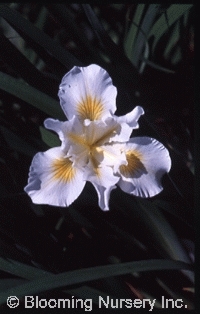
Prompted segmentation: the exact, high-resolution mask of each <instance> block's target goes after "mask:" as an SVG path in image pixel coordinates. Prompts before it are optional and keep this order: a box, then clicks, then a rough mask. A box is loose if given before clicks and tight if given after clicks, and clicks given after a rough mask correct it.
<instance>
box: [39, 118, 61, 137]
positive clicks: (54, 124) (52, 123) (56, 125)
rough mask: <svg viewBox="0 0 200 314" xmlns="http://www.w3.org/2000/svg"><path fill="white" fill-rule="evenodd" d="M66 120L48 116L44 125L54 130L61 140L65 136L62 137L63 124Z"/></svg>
mask: <svg viewBox="0 0 200 314" xmlns="http://www.w3.org/2000/svg"><path fill="white" fill-rule="evenodd" d="M65 123H66V122H62V121H59V120H55V119H52V118H48V119H46V120H45V121H44V126H45V128H46V129H49V130H52V131H54V132H56V133H57V134H58V136H59V138H60V140H61V142H63V141H64V139H65V137H64V134H63V130H62V129H63V125H64V124H65Z"/></svg>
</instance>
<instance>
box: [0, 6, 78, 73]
mask: <svg viewBox="0 0 200 314" xmlns="http://www.w3.org/2000/svg"><path fill="white" fill-rule="evenodd" d="M0 15H1V16H2V17H3V18H4V19H5V20H6V21H7V22H8V23H9V24H10V25H12V27H13V28H17V29H19V30H20V31H21V32H22V33H24V34H25V35H26V36H28V37H29V38H30V39H32V40H33V41H34V42H35V43H36V44H37V45H39V46H41V47H43V48H44V49H45V50H46V51H48V53H50V54H52V55H53V56H54V58H55V59H57V60H58V61H59V62H60V63H61V64H63V65H64V66H66V67H67V68H68V69H70V68H72V67H73V66H74V65H77V66H83V64H82V62H81V61H79V60H78V59H76V58H75V57H74V56H73V55H71V54H70V53H69V52H68V51H67V50H65V49H64V48H62V47H61V46H60V45H59V44H58V43H57V42H55V40H53V39H52V38H50V37H49V36H48V35H46V34H45V33H44V32H43V31H41V30H40V29H39V28H37V27H35V26H34V25H33V24H32V23H30V22H29V21H28V20H27V19H25V18H24V17H23V16H22V15H21V14H20V13H19V12H17V11H15V10H12V9H11V8H9V7H8V6H6V5H2V4H1V5H0Z"/></svg>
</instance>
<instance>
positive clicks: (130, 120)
mask: <svg viewBox="0 0 200 314" xmlns="http://www.w3.org/2000/svg"><path fill="white" fill-rule="evenodd" d="M143 114H144V110H143V108H142V107H140V106H137V107H135V108H134V109H133V110H132V111H131V112H129V113H127V114H126V115H124V116H120V117H117V118H116V120H117V122H118V123H126V124H128V125H129V126H130V127H131V128H132V129H138V128H139V124H138V120H139V118H140V116H141V115H143Z"/></svg>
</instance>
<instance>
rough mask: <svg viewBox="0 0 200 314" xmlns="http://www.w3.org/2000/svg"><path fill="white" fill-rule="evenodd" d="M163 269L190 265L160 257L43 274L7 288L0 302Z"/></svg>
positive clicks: (190, 268) (183, 267) (0, 297)
mask: <svg viewBox="0 0 200 314" xmlns="http://www.w3.org/2000/svg"><path fill="white" fill-rule="evenodd" d="M165 269H168V270H169V269H178V270H180V269H188V270H191V271H192V267H191V265H189V264H186V263H184V262H180V261H173V260H161V259H158V260H142V261H134V262H128V263H122V264H117V265H106V266H98V267H91V268H86V269H79V270H74V271H69V272H65V273H60V274H58V275H47V276H43V277H41V278H40V279H36V280H32V281H31V282H28V283H26V284H22V285H20V286H18V287H16V288H12V289H8V290H7V291H4V293H2V294H1V296H0V304H4V303H5V302H6V300H7V297H8V296H10V295H16V296H17V297H19V298H20V297H23V296H25V295H33V294H37V293H40V292H44V291H48V290H52V289H55V288H59V287H65V286H70V285H74V284H81V283H83V282H88V281H92V280H98V279H102V278H108V277H112V276H120V275H125V274H130V273H132V272H135V271H138V272H141V271H152V270H165Z"/></svg>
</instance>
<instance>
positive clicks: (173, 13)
mask: <svg viewBox="0 0 200 314" xmlns="http://www.w3.org/2000/svg"><path fill="white" fill-rule="evenodd" d="M192 7H193V4H172V5H170V7H169V8H168V9H167V10H166V12H165V13H163V14H162V15H161V17H160V18H159V19H158V20H157V21H156V23H155V24H154V25H153V27H152V29H151V31H150V33H149V36H148V37H149V38H150V37H151V36H153V37H154V41H153V45H152V51H154V49H155V47H156V44H157V43H158V41H159V40H160V38H161V37H162V36H163V35H164V34H165V32H166V31H167V30H168V27H170V26H171V25H173V24H174V23H175V22H176V21H178V20H179V19H180V17H181V16H182V15H184V14H185V13H186V12H187V11H188V10H190V9H191V8H192ZM166 17H167V20H168V23H167V22H166Z"/></svg>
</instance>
